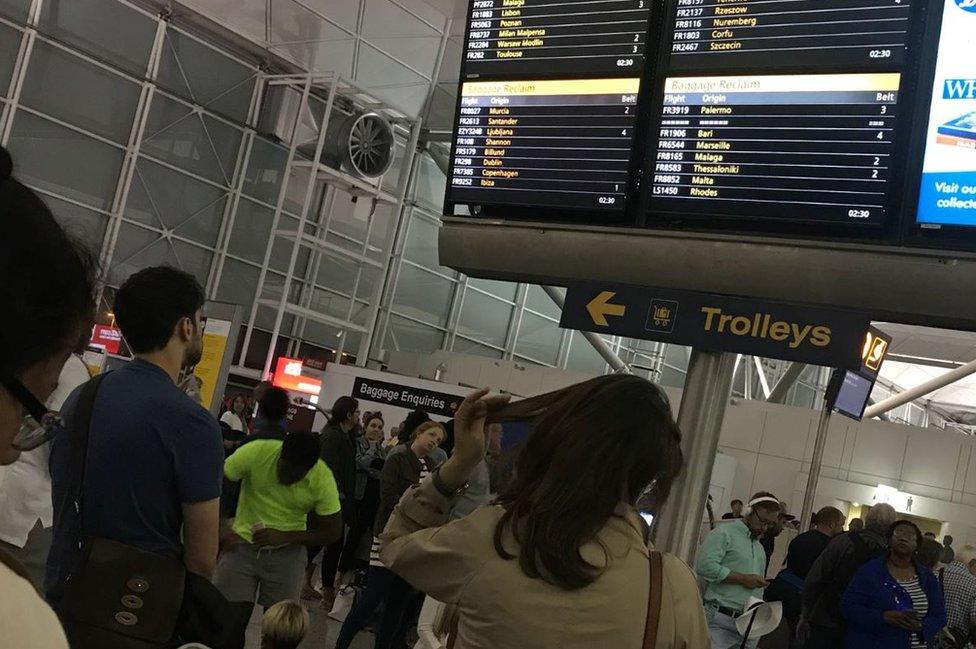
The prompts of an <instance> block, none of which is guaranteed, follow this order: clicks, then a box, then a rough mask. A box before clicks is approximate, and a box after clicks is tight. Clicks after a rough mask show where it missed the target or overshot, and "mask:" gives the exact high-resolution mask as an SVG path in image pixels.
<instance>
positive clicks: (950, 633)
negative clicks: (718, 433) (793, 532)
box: [696, 492, 976, 649]
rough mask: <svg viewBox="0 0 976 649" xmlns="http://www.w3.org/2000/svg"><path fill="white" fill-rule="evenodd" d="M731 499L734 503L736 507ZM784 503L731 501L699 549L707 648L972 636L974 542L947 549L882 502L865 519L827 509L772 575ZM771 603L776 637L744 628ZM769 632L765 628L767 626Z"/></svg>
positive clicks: (895, 643) (931, 643)
mask: <svg viewBox="0 0 976 649" xmlns="http://www.w3.org/2000/svg"><path fill="white" fill-rule="evenodd" d="M736 503H738V504H739V505H740V506H739V507H736ZM784 507H785V503H782V502H780V501H778V500H777V499H776V497H775V496H773V495H772V494H770V493H767V492H760V493H757V494H755V495H753V497H752V498H751V499H750V500H749V502H748V503H746V504H745V505H744V506H742V504H741V501H738V500H736V501H733V504H732V510H733V511H732V512H730V514H729V515H727V516H723V519H725V522H723V523H720V524H719V525H716V526H715V529H713V530H712V531H711V532H710V533H709V535H708V536H707V538H706V539H705V542H704V543H703V545H702V548H701V550H700V552H699V554H698V559H697V563H696V570H697V573H698V576H699V579H700V580H701V581H702V582H703V584H704V591H703V599H704V606H705V610H706V616H707V618H708V626H709V634H710V636H711V641H712V647H713V648H714V649H728V648H732V647H752V648H754V647H757V646H759V647H777V648H778V647H783V649H786V648H790V649H796V648H805V649H832V648H837V647H848V648H850V649H862V648H864V647H877V648H879V649H880V648H888V647H904V648H908V649H922V648H930V649H933V648H934V649H964V648H965V647H968V646H970V641H971V640H972V639H973V638H974V637H976V547H973V546H969V545H967V546H964V547H963V548H961V549H960V550H959V551H958V552H957V551H955V550H954V549H953V548H952V537H951V536H948V535H947V536H946V537H945V538H944V542H945V545H943V544H940V543H939V542H938V541H936V540H935V534H934V533H931V532H928V533H926V534H924V535H923V533H922V531H921V530H920V529H919V528H918V526H917V525H916V524H915V523H914V522H912V521H910V520H907V519H898V515H897V513H896V511H895V510H894V509H893V508H892V507H891V506H890V505H888V504H878V505H875V506H873V507H871V508H870V509H869V510H868V512H867V515H866V516H865V517H864V519H863V520H861V519H860V518H854V519H851V521H850V524H849V528H848V530H847V531H846V532H845V530H844V527H845V523H846V522H847V521H846V516H845V514H844V513H843V512H841V511H840V510H839V509H837V508H835V507H830V506H828V507H824V508H822V509H820V510H819V511H818V512H816V514H815V515H814V517H813V520H812V522H811V523H812V524H811V526H810V529H809V530H807V531H805V532H803V533H802V534H799V535H797V536H795V537H794V538H792V540H791V541H790V542H789V545H788V550H787V553H786V558H785V561H784V565H783V566H782V569H781V570H779V571H778V573H777V574H776V575H775V577H774V578H773V579H772V580H767V579H766V575H767V574H769V565H768V563H767V562H768V556H769V553H768V549H767V550H766V551H764V550H763V546H764V545H767V544H764V543H763V541H764V540H765V539H770V538H775V537H776V536H778V535H779V534H780V532H781V531H782V529H783V527H784V522H785V521H786V519H785V518H784V516H783V512H784ZM763 602H765V603H770V602H776V603H777V604H776V606H777V607H779V610H781V611H782V626H781V627H780V628H781V629H782V633H779V634H777V639H776V640H775V641H767V640H760V637H759V636H758V635H750V634H749V633H748V626H749V625H748V620H749V619H750V617H751V611H754V610H756V608H757V607H760V606H762V603H763ZM766 632H768V630H767V631H766Z"/></svg>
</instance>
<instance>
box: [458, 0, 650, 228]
mask: <svg viewBox="0 0 976 649" xmlns="http://www.w3.org/2000/svg"><path fill="white" fill-rule="evenodd" d="M650 7H651V2H650V0H563V1H559V2H557V1H556V0H472V1H471V3H470V8H469V15H468V29H467V33H466V38H465V51H464V63H463V68H462V70H461V87H460V89H459V93H458V95H459V100H458V110H457V116H456V118H455V125H454V141H453V143H452V145H453V146H452V156H451V164H450V173H449V180H448V191H447V199H446V200H447V204H448V206H449V208H448V209H449V210H450V209H452V207H451V206H454V205H461V206H467V207H468V208H469V209H472V210H478V209H480V208H481V207H489V208H490V207H491V206H494V205H501V206H513V207H524V208H543V209H566V210H573V211H576V212H586V211H590V212H593V213H594V214H607V213H610V212H612V213H615V214H617V215H621V214H622V213H623V212H624V210H625V209H626V207H627V198H628V189H629V187H630V186H631V185H632V183H631V177H632V168H636V165H638V164H639V162H640V158H639V155H638V153H637V148H636V147H635V133H636V126H637V123H638V118H639V115H640V110H639V106H638V100H639V97H640V90H641V78H642V76H643V75H644V73H645V62H646V56H645V55H646V54H647V53H648V48H650V51H651V52H652V54H653V55H655V56H656V55H657V52H658V49H657V42H656V41H654V42H652V43H649V42H648V33H649V21H650V16H651V8H650ZM617 218H619V217H617Z"/></svg>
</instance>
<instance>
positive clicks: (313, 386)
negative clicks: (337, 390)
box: [271, 357, 322, 396]
mask: <svg viewBox="0 0 976 649" xmlns="http://www.w3.org/2000/svg"><path fill="white" fill-rule="evenodd" d="M271 384H272V385H274V386H275V387H276V388H281V389H282V390H290V391H292V392H301V393H302V394H311V395H313V396H318V394H319V392H321V391H322V381H320V380H318V379H316V378H313V377H311V376H304V375H302V360H301V359H300V358H285V357H281V358H279V359H278V363H277V365H275V372H274V377H273V378H272V379H271Z"/></svg>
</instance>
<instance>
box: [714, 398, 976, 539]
mask: <svg viewBox="0 0 976 649" xmlns="http://www.w3.org/2000/svg"><path fill="white" fill-rule="evenodd" d="M818 417H819V413H817V412H814V411H812V410H804V409H801V408H795V407H792V406H782V405H776V404H767V403H765V402H761V401H739V402H737V403H734V404H733V405H732V406H731V407H730V408H729V411H728V414H727V415H726V420H725V425H724V427H723V429H722V437H721V439H720V442H719V450H720V451H721V452H722V453H724V454H726V455H731V456H733V457H735V458H736V459H737V460H738V466H737V468H736V476H735V482H734V486H733V490H732V495H731V497H733V498H741V499H743V500H745V499H746V498H748V496H750V495H751V494H752V493H754V492H756V491H771V492H773V493H775V494H776V495H777V496H778V497H779V498H780V499H782V500H785V501H787V502H788V503H789V504H790V508H791V511H793V512H794V513H799V509H800V507H801V505H802V503H803V491H804V489H805V488H806V481H807V475H808V473H809V471H810V458H811V457H812V455H813V442H814V437H815V436H816V428H817V419H818ZM974 448H976V439H974V438H970V437H966V436H964V435H960V434H958V433H951V432H946V431H943V430H939V429H934V428H917V427H914V426H905V425H901V424H889V423H885V422H880V421H873V420H872V421H863V422H860V423H859V422H855V421H852V420H850V419H847V418H845V417H842V416H839V415H837V416H835V417H833V418H832V419H831V424H830V433H829V436H828V438H827V446H826V448H825V450H824V458H823V467H822V470H821V473H820V481H819V485H818V489H817V496H816V498H815V499H814V508H815V509H816V508H819V507H822V506H824V505H833V506H835V507H837V506H840V508H841V510H842V511H845V510H846V504H847V503H849V502H860V503H863V504H868V505H870V504H871V502H872V497H873V495H874V491H875V489H876V487H877V485H879V484H885V485H888V486H891V487H895V488H896V489H899V490H900V491H904V492H907V493H910V494H912V495H913V497H914V502H913V505H912V511H911V512H910V513H911V514H913V515H916V516H921V517H924V518H931V519H936V520H941V521H945V522H946V525H944V526H943V533H948V534H952V535H953V536H954V537H955V543H954V545H956V546H957V547H958V546H960V545H962V544H963V543H976V452H974ZM842 505H843V506H842Z"/></svg>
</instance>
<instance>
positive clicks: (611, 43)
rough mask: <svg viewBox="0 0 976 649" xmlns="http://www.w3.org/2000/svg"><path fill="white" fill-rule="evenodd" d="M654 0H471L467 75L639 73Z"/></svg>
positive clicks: (516, 75)
mask: <svg viewBox="0 0 976 649" xmlns="http://www.w3.org/2000/svg"><path fill="white" fill-rule="evenodd" d="M651 2H652V0H558V1H557V0H473V1H472V3H471V11H470V23H469V25H468V37H467V42H466V47H465V54H464V75H463V78H464V79H473V78H482V77H491V78H498V79H526V78H529V79H531V78H536V77H538V76H554V75H559V74H563V73H565V74H568V75H570V76H575V77H579V76H585V75H594V76H596V75H599V76H602V75H612V76H628V75H632V76H640V74H641V70H642V66H643V63H644V53H645V51H646V49H647V46H648V43H647V20H648V16H649V15H650V6H651Z"/></svg>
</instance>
